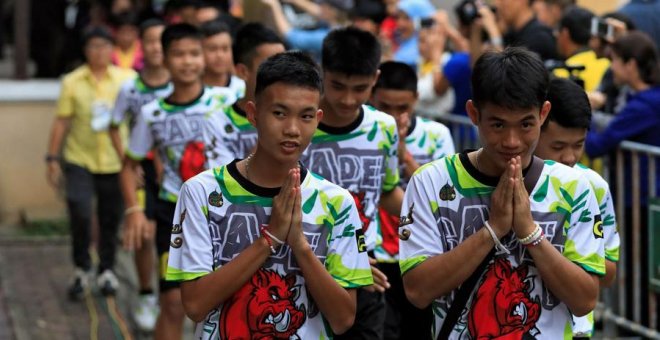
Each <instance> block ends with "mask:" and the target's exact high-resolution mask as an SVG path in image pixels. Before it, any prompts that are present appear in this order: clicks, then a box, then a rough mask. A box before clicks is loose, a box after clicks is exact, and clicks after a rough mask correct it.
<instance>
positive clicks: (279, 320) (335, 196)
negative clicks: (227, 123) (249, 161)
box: [167, 161, 373, 339]
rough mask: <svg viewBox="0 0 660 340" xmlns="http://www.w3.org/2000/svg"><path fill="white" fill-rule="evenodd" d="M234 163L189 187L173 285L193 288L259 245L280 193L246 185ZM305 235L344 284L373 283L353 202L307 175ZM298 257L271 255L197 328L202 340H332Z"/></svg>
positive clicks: (282, 251)
mask: <svg viewBox="0 0 660 340" xmlns="http://www.w3.org/2000/svg"><path fill="white" fill-rule="evenodd" d="M236 162H237V161H234V162H232V163H230V164H228V165H226V166H222V167H217V168H214V169H211V170H207V171H204V172H203V173H201V174H200V175H198V176H195V177H193V178H192V179H191V180H189V181H187V182H186V183H185V184H184V185H183V187H182V189H181V195H180V198H179V201H178V202H177V205H176V213H175V214H174V226H173V228H172V236H171V244H170V253H169V264H168V268H167V279H168V280H172V281H188V280H194V279H197V278H199V277H202V276H204V275H207V274H209V273H211V272H213V271H216V270H218V269H219V268H222V266H224V265H226V264H227V263H229V262H230V261H231V260H232V259H234V258H235V257H236V256H238V255H239V254H240V253H241V252H242V251H243V250H245V249H246V248H247V247H249V246H250V245H251V244H252V243H253V242H255V241H256V240H257V239H258V238H259V237H260V235H261V234H260V231H259V229H260V227H261V226H262V225H264V224H268V222H269V219H270V214H271V209H272V203H273V197H274V196H275V195H277V194H278V192H279V188H263V187H259V186H257V185H255V184H253V183H252V182H249V181H248V180H247V179H245V178H244V177H243V176H242V175H241V174H240V173H239V172H238V169H237V167H236ZM301 170H302V171H301V189H302V193H301V194H302V211H303V221H302V227H303V232H304V234H305V236H306V237H307V240H308V242H309V244H310V246H311V247H312V250H313V251H314V254H315V255H316V257H317V258H318V259H319V261H321V262H322V263H323V264H324V266H325V268H326V269H327V271H328V272H329V273H330V275H332V277H333V278H334V279H335V281H336V282H337V284H339V285H340V286H341V287H344V288H347V289H349V288H357V287H362V286H367V285H370V284H372V283H373V279H372V276H371V269H370V267H369V260H368V258H367V253H366V245H365V243H364V235H363V234H362V229H361V222H360V217H359V215H358V212H357V209H356V208H355V205H354V204H353V198H352V197H351V195H350V194H349V193H348V192H347V191H346V190H344V189H342V188H340V187H339V186H337V185H335V184H332V183H330V182H328V181H326V180H324V179H323V178H321V177H319V176H317V175H315V174H313V173H311V172H309V171H306V170H305V169H304V168H303V169H301ZM305 281H306V280H305V277H304V276H303V274H302V272H301V270H300V268H299V267H298V265H297V262H296V258H295V256H294V255H293V253H292V251H291V249H290V248H289V247H288V246H286V245H284V246H282V247H280V248H279V250H278V252H277V253H276V254H272V255H271V256H270V257H269V258H268V259H267V260H266V262H264V263H263V265H262V266H261V268H260V269H259V270H257V272H255V273H254V275H253V276H252V278H251V279H249V280H248V281H247V282H246V283H245V284H244V285H243V287H242V288H240V289H239V290H238V291H236V292H235V293H234V294H233V295H232V297H230V298H229V299H228V300H226V302H225V303H224V304H222V305H220V306H217V307H216V308H214V309H213V310H211V312H210V313H209V314H208V315H207V316H206V318H205V319H204V321H202V322H200V323H198V324H197V325H196V329H195V339H266V338H268V339H331V338H332V333H331V330H330V328H329V327H327V324H326V322H325V320H324V319H323V315H322V314H321V313H320V311H319V309H318V306H317V305H316V304H315V303H314V301H313V299H311V297H310V292H309V291H308V290H307V287H306V285H305Z"/></svg>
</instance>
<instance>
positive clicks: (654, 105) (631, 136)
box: [585, 31, 660, 325]
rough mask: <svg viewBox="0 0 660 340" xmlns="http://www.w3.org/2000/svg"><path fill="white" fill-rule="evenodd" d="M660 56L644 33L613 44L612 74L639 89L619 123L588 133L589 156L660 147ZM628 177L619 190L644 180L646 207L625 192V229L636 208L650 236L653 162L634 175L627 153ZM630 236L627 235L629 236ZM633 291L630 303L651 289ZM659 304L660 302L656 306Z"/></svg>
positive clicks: (644, 278)
mask: <svg viewBox="0 0 660 340" xmlns="http://www.w3.org/2000/svg"><path fill="white" fill-rule="evenodd" d="M659 63H660V58H659V57H658V51H657V49H656V46H655V44H654V43H653V40H651V38H650V37H649V36H648V35H646V34H645V33H642V32H638V31H637V32H631V33H629V34H627V35H625V36H623V37H621V38H619V39H617V40H616V41H615V42H614V44H613V45H612V66H611V69H612V73H613V75H614V82H615V83H616V84H618V85H627V86H629V87H630V89H631V90H632V91H633V92H632V93H631V94H630V95H629V96H628V100H627V102H626V105H625V106H624V107H623V109H622V110H621V111H619V113H617V114H616V115H615V116H614V119H613V120H612V121H611V122H610V123H609V125H607V127H606V128H605V129H604V130H603V131H600V132H596V131H590V132H589V133H588V134H587V139H586V141H585V151H586V153H587V154H588V155H589V157H599V156H603V155H606V154H608V153H610V152H612V151H614V150H615V149H616V148H617V146H618V145H619V144H620V143H621V142H622V141H626V140H628V141H633V142H638V143H642V144H648V145H654V146H660V134H658V127H660V64H659ZM624 157H625V158H624V160H623V162H624V164H625V166H624V173H625V174H630V175H629V176H625V178H624V186H623V188H618V187H617V188H615V189H614V190H624V188H631V187H632V178H635V177H637V178H639V185H640V194H641V195H640V196H641V197H640V206H639V207H634V206H633V205H632V202H633V198H632V195H631V190H624V197H625V202H623V203H624V204H625V207H626V213H625V217H626V220H625V221H624V223H625V225H627V226H632V225H633V220H632V218H631V216H632V209H633V208H634V209H639V212H640V216H641V220H640V226H641V228H640V234H641V235H648V233H647V230H648V229H647V228H649V225H648V223H647V219H648V204H649V202H648V199H647V198H648V197H649V192H648V187H649V183H648V180H649V179H648V176H649V174H648V169H649V160H648V159H647V157H645V156H642V157H640V162H639V168H640V169H641V170H640V172H639V173H633V172H632V169H631V167H630V163H631V161H630V156H629V155H627V154H626V155H624ZM655 176H656V177H655V178H660V177H658V176H660V168H658V167H656V174H655ZM655 185H656V192H660V190H659V189H660V181H656V183H655ZM625 236H627V237H625ZM624 240H626V242H629V243H626V245H625V246H624V249H627V251H632V250H631V249H632V237H631V236H630V235H624ZM647 251H648V248H647V247H642V254H641V256H642V263H640V264H638V265H640V267H641V282H642V285H643V286H646V284H645V282H648V275H649V273H648V265H647V263H646V262H647V260H648V256H647V254H646V252H647ZM632 257H633V256H632V253H626V254H625V256H624V258H625V262H624V263H623V265H624V266H626V267H628V268H632V267H633V263H632V262H631V260H632ZM627 284H628V287H632V289H629V290H627V293H626V294H629V295H627V299H629V300H628V301H631V299H632V292H633V291H634V290H637V289H638V290H641V291H645V288H644V287H633V286H632V280H631V281H629V282H627ZM644 295H646V294H642V299H641V301H640V302H639V303H640V307H641V310H642V311H647V310H648V298H646V297H645V296H644ZM656 305H657V304H656ZM628 308H629V309H628V311H627V316H628V317H632V308H633V306H632V304H630V305H629V307H628ZM642 315H643V316H642V323H643V324H644V325H648V324H649V318H648V315H649V313H642Z"/></svg>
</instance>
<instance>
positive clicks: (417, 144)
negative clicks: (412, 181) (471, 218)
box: [375, 117, 455, 262]
mask: <svg viewBox="0 0 660 340" xmlns="http://www.w3.org/2000/svg"><path fill="white" fill-rule="evenodd" d="M406 149H407V150H408V152H409V153H410V155H411V156H412V157H413V158H414V159H415V161H416V162H417V163H418V164H419V165H424V164H426V163H429V162H431V161H434V160H436V159H440V158H442V157H445V156H448V155H452V154H454V152H455V149H454V140H453V139H452V137H451V133H450V132H449V129H448V128H447V127H446V126H445V125H443V124H441V123H438V122H435V121H432V120H428V119H426V118H420V117H415V119H413V120H411V124H410V127H409V128H408V134H407V136H406ZM403 168H404V166H403V165H400V166H399V173H400V174H403V173H404V172H403ZM407 185H408V179H407V178H404V177H401V182H400V186H401V187H402V188H403V189H405V188H406V186H407ZM378 210H379V213H378V214H379V221H380V230H381V235H382V237H383V243H382V244H380V245H379V246H378V247H377V248H376V251H375V255H376V259H378V261H380V262H397V261H398V254H399V237H398V236H397V228H398V226H399V216H391V215H389V214H388V213H387V211H385V210H384V209H382V208H378Z"/></svg>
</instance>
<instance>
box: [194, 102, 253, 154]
mask: <svg viewBox="0 0 660 340" xmlns="http://www.w3.org/2000/svg"><path fill="white" fill-rule="evenodd" d="M223 113H224V117H219V118H218V119H220V120H222V121H223V122H224V121H228V123H225V125H224V127H223V129H222V131H217V130H214V131H215V133H220V134H221V135H223V134H227V133H230V134H236V138H234V139H232V140H231V141H230V142H229V143H225V145H219V144H218V141H219V140H222V136H220V137H218V136H215V135H214V131H208V133H207V135H206V136H205V140H206V144H207V145H209V147H210V151H211V152H210V154H209V155H208V158H209V162H210V164H211V166H212V167H216V166H221V165H225V164H224V163H222V160H217V159H216V158H217V157H216V155H218V154H220V153H221V151H217V150H215V149H216V148H217V147H220V148H221V149H222V148H225V147H226V148H229V149H230V150H231V152H232V153H233V154H234V155H235V157H236V158H241V159H242V158H246V157H247V156H248V155H249V154H250V153H252V152H253V151H254V149H255V147H256V146H257V129H256V128H255V127H254V126H252V124H250V121H248V119H247V116H246V113H245V112H244V111H243V110H241V108H240V107H239V106H238V103H237V102H236V103H234V104H232V105H228V106H226V107H225V108H224V110H223Z"/></svg>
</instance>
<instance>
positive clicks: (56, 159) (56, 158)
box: [45, 154, 60, 163]
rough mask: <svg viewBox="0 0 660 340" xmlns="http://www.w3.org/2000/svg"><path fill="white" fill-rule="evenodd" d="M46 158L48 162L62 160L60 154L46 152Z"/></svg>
mask: <svg viewBox="0 0 660 340" xmlns="http://www.w3.org/2000/svg"><path fill="white" fill-rule="evenodd" d="M45 160H46V163H50V162H59V161H60V156H58V155H50V154H46V157H45Z"/></svg>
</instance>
